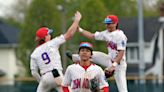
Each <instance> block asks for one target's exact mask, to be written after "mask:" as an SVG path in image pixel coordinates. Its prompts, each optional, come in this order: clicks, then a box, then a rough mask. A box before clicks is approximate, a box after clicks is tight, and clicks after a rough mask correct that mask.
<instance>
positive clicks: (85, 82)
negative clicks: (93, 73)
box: [72, 78, 89, 89]
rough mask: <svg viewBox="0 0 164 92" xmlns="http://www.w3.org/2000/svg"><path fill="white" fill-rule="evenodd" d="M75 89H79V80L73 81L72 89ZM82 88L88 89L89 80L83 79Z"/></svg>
mask: <svg viewBox="0 0 164 92" xmlns="http://www.w3.org/2000/svg"><path fill="white" fill-rule="evenodd" d="M77 88H81V79H76V80H73V88H72V89H77ZM82 88H85V89H89V79H87V78H84V79H83V83H82Z"/></svg>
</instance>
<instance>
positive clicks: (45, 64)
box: [30, 11, 81, 92]
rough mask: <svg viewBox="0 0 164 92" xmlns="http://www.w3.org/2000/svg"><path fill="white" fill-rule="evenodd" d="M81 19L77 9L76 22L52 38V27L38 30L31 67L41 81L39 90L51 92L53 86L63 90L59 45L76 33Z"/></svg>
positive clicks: (32, 72)
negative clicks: (64, 31)
mask: <svg viewBox="0 0 164 92" xmlns="http://www.w3.org/2000/svg"><path fill="white" fill-rule="evenodd" d="M80 20H81V14H80V12H78V11H77V12H76V13H75V19H74V22H73V23H72V25H71V26H70V28H69V29H68V30H67V32H66V33H65V34H61V35H60V36H57V37H55V38H53V39H52V40H51V35H50V34H51V33H52V32H53V30H52V29H49V28H47V27H42V28H40V29H38V30H37V31H36V39H35V41H36V42H37V43H38V46H37V47H36V48H35V50H34V51H33V52H32V54H31V60H30V69H31V74H32V76H33V77H34V78H35V79H36V80H37V81H38V82H39V85H38V87H37V92H49V91H50V90H51V89H53V88H56V89H57V90H58V92H62V88H61V82H62V79H63V74H62V65H61V57H60V54H59V47H60V45H61V44H63V43H65V42H66V40H68V39H70V38H71V37H72V36H73V35H74V33H75V32H76V30H77V28H78V24H79V22H80Z"/></svg>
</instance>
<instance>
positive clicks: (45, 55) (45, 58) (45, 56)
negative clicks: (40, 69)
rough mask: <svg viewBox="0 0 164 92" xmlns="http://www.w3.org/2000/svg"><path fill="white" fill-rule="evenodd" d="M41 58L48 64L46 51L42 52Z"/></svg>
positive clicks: (48, 59)
mask: <svg viewBox="0 0 164 92" xmlns="http://www.w3.org/2000/svg"><path fill="white" fill-rule="evenodd" d="M42 59H43V60H44V61H45V64H49V63H50V62H51V60H50V58H49V56H48V54H47V52H44V53H42Z"/></svg>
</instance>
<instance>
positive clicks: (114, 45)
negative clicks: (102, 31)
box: [107, 41, 117, 50]
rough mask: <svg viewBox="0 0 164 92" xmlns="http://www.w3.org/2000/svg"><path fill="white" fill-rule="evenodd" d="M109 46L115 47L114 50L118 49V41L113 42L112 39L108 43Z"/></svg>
mask: <svg viewBox="0 0 164 92" xmlns="http://www.w3.org/2000/svg"><path fill="white" fill-rule="evenodd" d="M107 47H110V48H111V49H113V50H117V45H116V43H114V42H112V41H110V42H108V43H107Z"/></svg>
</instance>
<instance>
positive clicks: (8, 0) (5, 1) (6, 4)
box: [0, 0, 158, 17]
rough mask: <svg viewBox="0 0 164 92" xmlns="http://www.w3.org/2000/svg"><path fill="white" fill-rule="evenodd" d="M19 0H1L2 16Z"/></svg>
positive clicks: (149, 1)
mask: <svg viewBox="0 0 164 92" xmlns="http://www.w3.org/2000/svg"><path fill="white" fill-rule="evenodd" d="M16 1H17V0H0V17H2V16H3V17H4V16H5V15H6V14H10V13H11V10H12V9H11V7H10V6H12V5H13V3H15V2H16ZM144 1H146V2H147V5H148V6H149V5H150V6H151V5H153V4H155V3H156V2H157V1H158V0H144Z"/></svg>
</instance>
